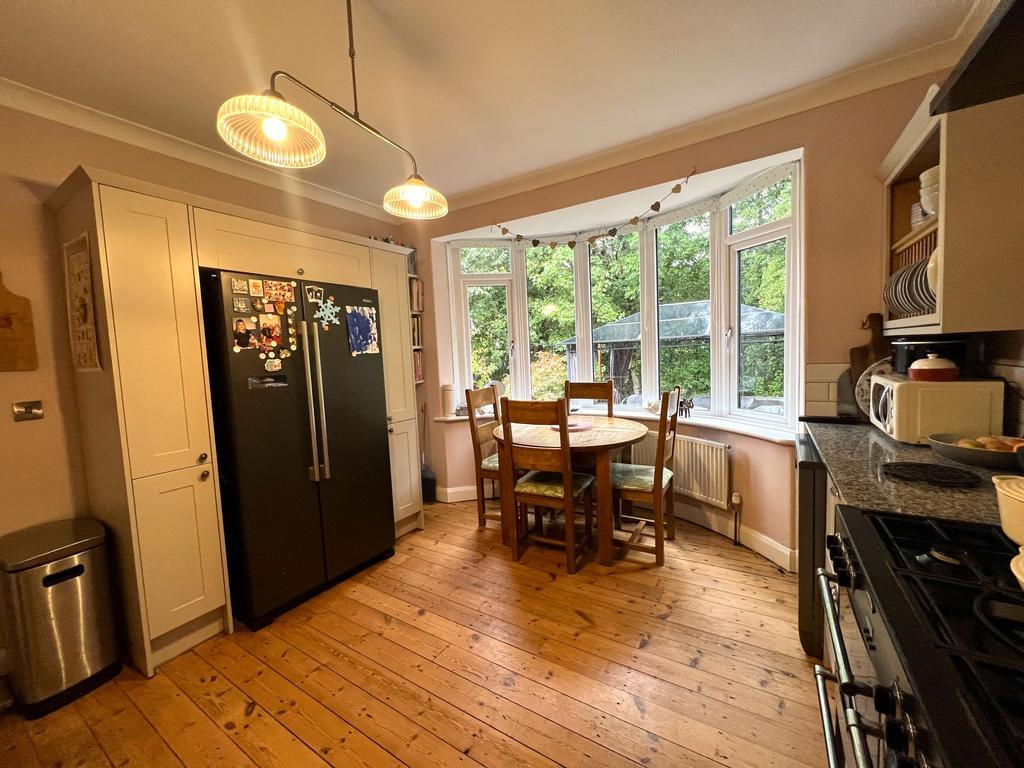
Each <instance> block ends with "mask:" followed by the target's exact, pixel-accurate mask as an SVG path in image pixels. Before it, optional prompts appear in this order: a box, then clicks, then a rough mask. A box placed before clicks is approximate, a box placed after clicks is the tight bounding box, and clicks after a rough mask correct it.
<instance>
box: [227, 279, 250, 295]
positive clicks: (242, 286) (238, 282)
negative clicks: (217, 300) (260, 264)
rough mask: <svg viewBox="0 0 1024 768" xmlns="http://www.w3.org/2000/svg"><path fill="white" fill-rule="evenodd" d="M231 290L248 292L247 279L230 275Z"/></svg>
mask: <svg viewBox="0 0 1024 768" xmlns="http://www.w3.org/2000/svg"><path fill="white" fill-rule="evenodd" d="M231 292H232V293H249V281H248V280H246V279H245V278H244V277H232V278H231Z"/></svg>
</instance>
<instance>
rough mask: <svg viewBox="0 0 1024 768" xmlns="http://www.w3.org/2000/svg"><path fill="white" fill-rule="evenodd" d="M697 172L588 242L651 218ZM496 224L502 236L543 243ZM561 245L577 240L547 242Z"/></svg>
mask: <svg viewBox="0 0 1024 768" xmlns="http://www.w3.org/2000/svg"><path fill="white" fill-rule="evenodd" d="M696 172H697V166H694V167H693V170H691V171H690V172H689V173H688V174H686V178H684V179H683V180H682V181H680V182H677V183H676V184H675V185H674V186H673V187H672V189H670V190H669V191H668V192H667V193H666V194H665V196H664V197H662V198H661V199H660V200H655V201H654V202H653V203H651V204H650V206H648V209H647V210H646V211H644V212H643V213H640V214H637V215H636V216H634V217H633V218H631V219H629V220H628V221H624V222H622V223H621V224H618V225H617V226H614V227H609V228H608V231H607V232H606V233H605V234H603V235H591V236H590V237H588V238H587V242H588V243H589V244H590V245H593V244H594V243H595V242H597V239H598V238H599V237H614V236H615V235H616V234H617V233H618V231H619V228H620V227H624V226H626V225H627V224H632V225H633V226H636V225H637V224H639V223H640V219H646V218H649V217H650V216H653V215H654V214H655V213H657V212H658V211H660V210H661V204H662V203H664V202H665V201H666V200H668V199H669V198H670V197H671V196H672V195H678V194H679V193H680V192H682V191H683V187H684V186H686V185H687V184H689V183H690V177H691V176H693V175H694V174H695V173H696ZM494 226H495V227H497V228H498V230H499V231H500V232H501V234H502V236H505V235H512V237H514V238H515V241H516V242H517V243H521V242H522V241H523V240H526V241H527V242H528V243H530V245H532V246H533V247H534V248H536V247H537V246H539V245H540V244H541V240H540V239H539V238H536V237H533V238H531V237H528V236H526V235H521V234H519V233H517V232H513V231H511V230H510V229H509V228H508V227H506V226H505V225H504V224H498V223H497V222H495V224H494ZM559 245H567V246H569V247H570V248H575V247H576V240H575V239H572V240H566V241H565V242H564V243H563V242H559V241H558V240H551V241H550V242H548V243H547V246H548V247H549V248H551V250H554V249H555V248H557V247H558V246H559Z"/></svg>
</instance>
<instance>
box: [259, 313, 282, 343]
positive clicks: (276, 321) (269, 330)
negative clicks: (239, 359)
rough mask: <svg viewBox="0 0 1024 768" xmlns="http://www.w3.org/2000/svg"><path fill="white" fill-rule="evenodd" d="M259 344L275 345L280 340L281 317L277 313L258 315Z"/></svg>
mask: <svg viewBox="0 0 1024 768" xmlns="http://www.w3.org/2000/svg"><path fill="white" fill-rule="evenodd" d="M259 329H260V344H272V345H274V346H276V345H277V344H278V342H280V341H281V318H279V317H278V316H277V315H269V314H264V315H260V319H259Z"/></svg>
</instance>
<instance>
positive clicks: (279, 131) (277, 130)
mask: <svg viewBox="0 0 1024 768" xmlns="http://www.w3.org/2000/svg"><path fill="white" fill-rule="evenodd" d="M263 135H264V136H266V137H267V138H268V139H270V140H271V141H284V140H285V139H287V138H288V126H287V125H285V124H284V123H283V122H282V121H281V120H280V119H279V118H276V117H268V118H267V119H266V120H264V121H263Z"/></svg>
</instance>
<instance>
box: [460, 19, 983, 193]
mask: <svg viewBox="0 0 1024 768" xmlns="http://www.w3.org/2000/svg"><path fill="white" fill-rule="evenodd" d="M992 5H993V3H992V2H991V0H975V2H974V4H973V5H972V6H971V9H970V10H969V11H968V12H967V16H966V17H965V18H964V20H963V22H962V23H961V24H960V26H959V28H958V29H957V31H956V32H955V33H954V34H953V35H951V36H950V37H948V38H946V39H945V40H940V41H938V42H935V43H932V44H931V45H928V46H925V47H923V48H919V49H917V50H914V51H911V52H909V53H905V54H902V55H900V56H896V57H892V58H889V59H884V60H882V61H878V62H874V63H872V64H868V65H865V66H863V67H858V68H857V69H851V70H848V71H846V72H840V73H838V74H836V75H833V76H831V77H827V78H825V79H823V80H817V81H815V82H813V83H808V84H807V85H802V86H800V87H798V88H793V89H792V90H789V91H785V92H783V93H780V94H776V95H775V96H769V97H768V98H766V99H762V100H760V101H755V102H753V103H751V104H747V105H745V106H742V107H738V108H736V109H733V110H729V111H727V112H722V113H719V114H717V115H712V116H711V117H708V118H705V119H703V120H698V121H696V122H693V123H688V124H686V125H683V126H679V127H677V128H672V129H670V130H668V131H664V132H662V133H658V134H655V135H653V136H647V137H645V138H642V139H638V140H637V141H633V142H629V143H627V144H621V145H619V146H617V147H612V148H610V149H606V150H603V151H601V152H596V153H594V154H591V155H587V156H585V157H580V158H577V159H575V160H570V161H568V162H565V163H561V164H559V165H554V166H549V167H547V168H543V169H541V170H538V171H532V172H530V173H525V174H523V175H521V176H515V177H512V178H510V179H505V180H504V181H499V182H495V183H493V184H487V185H484V186H482V187H477V188H476V189H472V190H468V191H466V192H460V193H458V194H454V195H451V196H450V197H449V198H448V205H449V209H450V210H452V211H455V210H458V209H462V208H470V207H472V206H474V205H481V204H483V203H488V202H491V201H492V200H499V199H501V198H505V197H511V196H512V195H518V194H522V193H524V192H530V191H532V190H535V189H540V188H542V187H547V186H551V185H553V184H558V183H561V182H564V181H569V180H572V179H577V178H579V177H581V176H586V175H589V174H592V173H597V172H599V171H604V170H607V169H609V168H615V167H617V166H620V165H625V164H627V163H631V162H636V161H638V160H643V159H646V158H648V157H654V156H655V155H660V154H662V153H664V152H669V151H671V150H673V149H678V148H679V147H686V146H690V145H692V144H697V143H699V142H701V141H707V140H709V139H713V138H716V137H718V136H724V135H726V134H729V133H735V132H737V131H741V130H744V129H746V128H751V127H753V126H755V125H761V124H762V123H767V122H770V121H772V120H778V119H780V118H783V117H788V116H790V115H795V114H797V113H799V112H806V111H807V110H810V109H815V108H816V107H822V106H825V105H826V104H831V103H834V102H837V101H842V100H844V99H848V98H851V97H853V96H859V95H861V94H863V93H867V92H869V91H874V90H878V89H879V88H885V87H887V86H890V85H895V84H896V83H901V82H905V81H907V80H913V79H914V78H917V77H922V76H924V75H927V74H930V73H932V72H937V71H939V70H942V69H947V68H949V67H952V66H953V65H954V64H956V62H957V61H959V59H960V56H961V55H962V54H963V51H964V49H965V48H966V47H967V45H968V44H969V43H970V42H971V40H973V39H974V37H975V35H977V33H978V31H979V30H980V29H981V27H982V25H983V24H984V23H985V19H987V18H988V15H989V13H990V11H991V8H992Z"/></svg>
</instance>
